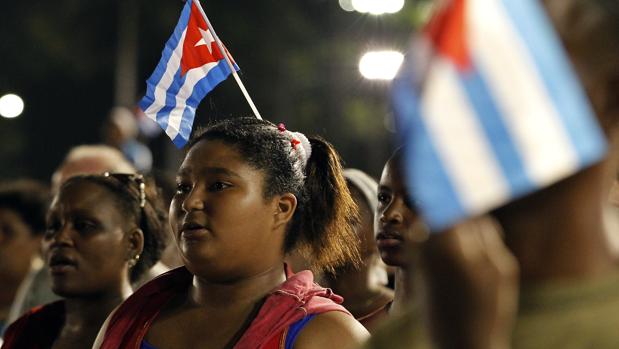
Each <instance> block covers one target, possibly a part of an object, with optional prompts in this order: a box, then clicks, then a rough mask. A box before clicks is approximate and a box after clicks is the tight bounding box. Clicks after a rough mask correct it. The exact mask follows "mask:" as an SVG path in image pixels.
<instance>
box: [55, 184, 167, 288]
mask: <svg viewBox="0 0 619 349" xmlns="http://www.w3.org/2000/svg"><path fill="white" fill-rule="evenodd" d="M138 178H141V179H138ZM141 181H143V183H144V184H145V186H144V194H145V202H144V207H140V201H141V198H140V187H139V183H140V182H141ZM79 182H90V183H95V184H97V185H100V186H102V187H104V188H105V189H107V190H109V191H110V192H111V193H113V194H114V195H115V197H116V202H117V203H118V204H119V207H120V208H121V210H120V212H122V214H123V215H125V217H127V219H129V220H133V221H135V222H136V223H138V224H137V226H138V227H139V228H140V229H141V230H142V232H143V233H144V249H143V250H142V253H141V254H140V259H139V260H138V261H137V263H136V264H135V265H134V266H133V267H132V268H131V271H130V275H129V278H130V280H131V282H134V281H136V280H138V279H139V278H140V276H142V275H143V274H144V272H146V271H147V270H148V269H150V268H151V267H152V266H153V265H155V263H157V261H159V258H160V257H161V253H162V251H163V250H164V248H165V245H166V241H167V238H166V234H167V230H166V228H165V225H166V224H167V222H168V215H167V211H166V210H165V208H164V205H163V201H162V199H161V194H160V190H159V188H158V187H157V186H156V184H155V181H154V180H153V179H152V178H149V177H141V176H140V175H136V174H125V173H111V174H109V175H79V176H74V177H71V178H69V179H68V180H67V181H66V182H65V183H64V184H63V185H62V187H61V190H62V189H64V188H65V187H67V186H69V185H72V184H76V183H79Z"/></svg>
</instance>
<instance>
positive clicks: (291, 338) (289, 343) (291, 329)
mask: <svg viewBox="0 0 619 349" xmlns="http://www.w3.org/2000/svg"><path fill="white" fill-rule="evenodd" d="M314 316H316V314H310V315H308V316H306V317H304V318H303V319H301V320H299V321H297V322H295V323H293V324H292V325H290V326H288V333H287V334H286V347H285V348H286V349H292V347H293V346H294V342H295V341H296V340H297V336H298V335H299V333H300V332H301V330H302V329H303V328H304V327H305V325H307V323H308V322H309V321H310V320H311V319H313V318H314Z"/></svg>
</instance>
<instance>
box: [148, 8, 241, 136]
mask: <svg viewBox="0 0 619 349" xmlns="http://www.w3.org/2000/svg"><path fill="white" fill-rule="evenodd" d="M216 40H218V39H217V35H215V34H214V33H213V29H212V28H210V27H209V25H207V21H206V20H205V16H203V15H202V12H201V11H200V8H199V7H198V5H197V4H196V3H195V2H194V1H192V0H187V1H186V3H185V7H184V8H183V11H182V13H181V18H180V19H179V21H178V24H177V25H176V28H175V29H174V33H173V34H172V36H171V37H170V39H168V42H167V43H166V44H165V47H164V48H163V53H162V56H161V60H160V61H159V64H157V67H156V68H155V71H154V72H153V74H152V75H151V76H150V78H149V79H148V80H147V81H146V86H147V89H146V95H145V96H144V98H143V99H142V100H141V101H140V108H141V109H142V111H144V114H146V116H147V117H148V118H149V119H152V120H154V121H156V122H157V123H158V124H159V126H161V128H162V129H163V130H164V131H165V132H166V134H167V135H168V136H169V137H170V139H172V142H174V144H175V145H176V146H177V147H179V148H180V147H183V146H184V145H185V144H186V143H187V141H188V140H189V137H190V135H191V129H192V125H193V120H194V116H195V112H196V108H197V107H198V104H199V103H200V101H201V100H202V99H203V98H204V96H206V94H207V93H209V92H210V91H211V90H212V89H213V88H215V86H217V84H219V83H220V82H222V81H223V80H225V79H226V78H227V77H228V76H229V75H230V73H231V69H230V64H229V62H227V61H226V58H225V57H224V55H223V53H222V52H221V50H220V48H219V47H220V45H218V42H217V41H216ZM221 47H223V44H222V45H221ZM224 50H225V51H226V54H227V56H228V58H229V59H230V62H234V61H233V60H232V58H231V56H230V54H229V53H228V52H227V50H226V49H225V48H224ZM232 65H233V66H234V69H235V70H239V68H238V66H237V65H236V64H234V63H232Z"/></svg>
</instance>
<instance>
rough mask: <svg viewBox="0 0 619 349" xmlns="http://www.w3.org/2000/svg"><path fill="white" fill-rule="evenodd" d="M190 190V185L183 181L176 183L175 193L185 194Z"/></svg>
mask: <svg viewBox="0 0 619 349" xmlns="http://www.w3.org/2000/svg"><path fill="white" fill-rule="evenodd" d="M190 191H191V186H190V185H188V184H185V183H178V184H177V185H176V194H186V193H189V192H190Z"/></svg>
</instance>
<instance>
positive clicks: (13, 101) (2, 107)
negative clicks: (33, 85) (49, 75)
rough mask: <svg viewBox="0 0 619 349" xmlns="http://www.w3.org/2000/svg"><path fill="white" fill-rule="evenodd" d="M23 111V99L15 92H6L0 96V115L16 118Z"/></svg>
mask: <svg viewBox="0 0 619 349" xmlns="http://www.w3.org/2000/svg"><path fill="white" fill-rule="evenodd" d="M23 111H24V101H23V100H22V99H21V97H19V96H18V95H16V94H12V93H9V94H6V95H4V96H2V97H0V116H2V117H3V118H8V119H11V118H16V117H18V116H20V115H21V113H22V112H23Z"/></svg>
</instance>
